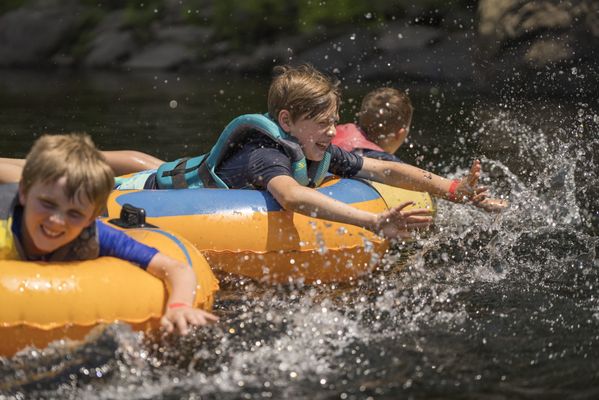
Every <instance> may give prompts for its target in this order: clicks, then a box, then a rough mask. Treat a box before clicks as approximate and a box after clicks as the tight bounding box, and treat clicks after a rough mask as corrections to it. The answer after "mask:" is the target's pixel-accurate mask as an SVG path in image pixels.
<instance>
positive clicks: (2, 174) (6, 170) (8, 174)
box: [0, 159, 23, 183]
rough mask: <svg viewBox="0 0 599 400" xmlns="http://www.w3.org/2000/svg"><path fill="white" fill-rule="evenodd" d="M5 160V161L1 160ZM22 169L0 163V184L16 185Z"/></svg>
mask: <svg viewBox="0 0 599 400" xmlns="http://www.w3.org/2000/svg"><path fill="white" fill-rule="evenodd" d="M2 160H6V159H2ZM22 173H23V167H21V166H19V165H16V164H13V163H4V162H3V161H0V183H16V182H19V181H20V180H21V174H22Z"/></svg>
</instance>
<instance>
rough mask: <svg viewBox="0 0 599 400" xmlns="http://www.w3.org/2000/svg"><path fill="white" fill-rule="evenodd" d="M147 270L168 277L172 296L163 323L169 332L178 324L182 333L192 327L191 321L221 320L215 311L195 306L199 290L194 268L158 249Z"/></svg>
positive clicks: (199, 322)
mask: <svg viewBox="0 0 599 400" xmlns="http://www.w3.org/2000/svg"><path fill="white" fill-rule="evenodd" d="M147 271H148V272H149V273H151V274H152V275H154V276H156V277H157V278H160V279H161V280H163V281H165V282H166V284H167V286H168V287H169V289H170V290H169V293H170V295H169V298H168V301H167V303H166V309H165V311H164V315H163V316H162V319H161V320H160V324H161V325H162V326H163V327H164V328H166V330H167V331H168V332H172V331H173V329H174V328H177V330H178V331H179V333H180V334H181V335H186V334H187V332H188V331H189V329H188V325H190V324H191V325H206V324H208V323H212V322H216V321H218V317H216V316H215V315H213V314H211V313H209V312H207V311H204V310H200V309H198V308H194V307H193V301H194V298H195V293H196V285H197V283H196V276H195V273H194V272H193V269H192V268H191V267H190V266H189V265H186V264H184V263H182V262H180V261H177V260H175V259H173V258H171V257H168V256H166V255H164V254H162V253H156V255H155V256H154V257H153V258H152V260H151V261H150V263H149V264H148V268H147Z"/></svg>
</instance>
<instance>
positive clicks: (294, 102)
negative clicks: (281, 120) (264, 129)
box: [268, 64, 341, 121]
mask: <svg viewBox="0 0 599 400" xmlns="http://www.w3.org/2000/svg"><path fill="white" fill-rule="evenodd" d="M340 98H341V92H340V90H339V81H338V80H337V79H335V78H332V77H329V76H326V75H324V74H322V73H321V72H319V71H318V70H316V69H315V68H314V67H312V66H311V65H309V64H302V65H300V66H297V67H292V66H289V65H284V66H281V65H280V66H277V67H275V68H274V78H273V80H272V83H271V84H270V89H269V90H268V113H269V114H270V116H271V118H273V119H275V120H276V119H277V118H278V115H279V113H280V112H281V110H287V111H289V113H290V116H291V119H292V121H296V120H297V119H298V118H300V117H305V118H308V119H314V120H316V121H319V120H324V119H326V118H330V117H331V115H334V116H336V115H337V113H338V110H339V103H340Z"/></svg>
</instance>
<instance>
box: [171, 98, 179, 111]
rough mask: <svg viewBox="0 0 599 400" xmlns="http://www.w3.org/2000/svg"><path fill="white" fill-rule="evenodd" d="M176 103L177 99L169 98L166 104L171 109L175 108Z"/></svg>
mask: <svg viewBox="0 0 599 400" xmlns="http://www.w3.org/2000/svg"><path fill="white" fill-rule="evenodd" d="M178 105H179V103H177V100H171V101H170V103H168V106H169V107H170V108H172V109H175V108H177V106H178Z"/></svg>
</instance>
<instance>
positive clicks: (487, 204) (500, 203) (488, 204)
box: [472, 197, 509, 213]
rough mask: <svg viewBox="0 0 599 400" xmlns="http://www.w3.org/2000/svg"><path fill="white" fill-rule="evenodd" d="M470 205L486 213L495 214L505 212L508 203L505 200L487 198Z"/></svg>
mask: <svg viewBox="0 0 599 400" xmlns="http://www.w3.org/2000/svg"><path fill="white" fill-rule="evenodd" d="M472 204H473V205H474V206H476V207H478V208H480V209H481V210H485V211H486V212H491V213H497V212H501V211H503V210H505V209H506V208H507V207H508V205H509V203H508V202H507V200H502V199H494V198H490V197H487V198H485V199H483V200H481V201H473V202H472Z"/></svg>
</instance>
